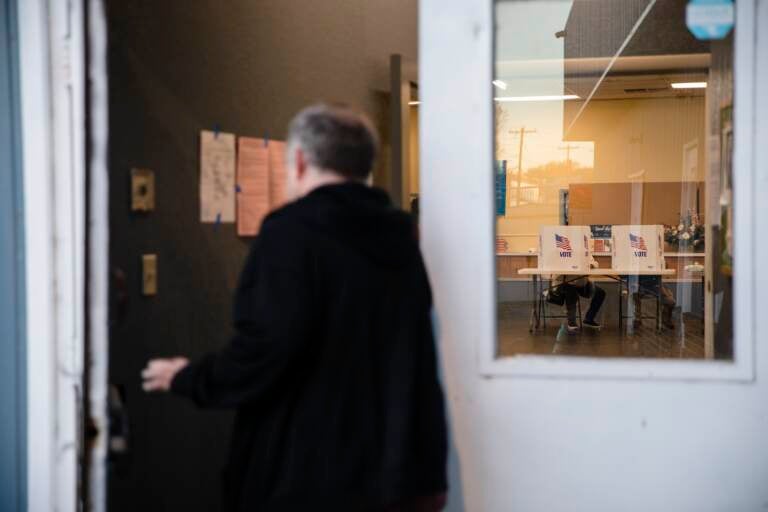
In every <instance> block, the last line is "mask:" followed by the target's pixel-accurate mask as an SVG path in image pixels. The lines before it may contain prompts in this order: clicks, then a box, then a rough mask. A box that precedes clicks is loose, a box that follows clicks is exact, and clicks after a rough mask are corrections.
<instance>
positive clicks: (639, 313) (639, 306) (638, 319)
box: [632, 293, 643, 329]
mask: <svg viewBox="0 0 768 512" xmlns="http://www.w3.org/2000/svg"><path fill="white" fill-rule="evenodd" d="M632 301H633V302H634V304H635V318H634V320H632V327H634V328H635V329H637V328H639V327H640V326H641V325H642V324H643V320H642V318H643V303H642V302H641V301H640V294H639V293H634V294H632Z"/></svg>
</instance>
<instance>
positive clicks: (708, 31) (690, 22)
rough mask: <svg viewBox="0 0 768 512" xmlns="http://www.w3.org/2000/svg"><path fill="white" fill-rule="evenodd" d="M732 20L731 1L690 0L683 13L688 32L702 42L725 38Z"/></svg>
mask: <svg viewBox="0 0 768 512" xmlns="http://www.w3.org/2000/svg"><path fill="white" fill-rule="evenodd" d="M733 19H734V12H733V0H691V1H690V2H688V7H687V8H686V12H685V24H686V25H687V26H688V30H690V31H691V33H692V34H693V35H694V36H695V37H696V39H701V40H703V41H708V40H710V39H722V38H724V37H725V36H727V35H728V34H729V33H730V31H731V29H732V28H733Z"/></svg>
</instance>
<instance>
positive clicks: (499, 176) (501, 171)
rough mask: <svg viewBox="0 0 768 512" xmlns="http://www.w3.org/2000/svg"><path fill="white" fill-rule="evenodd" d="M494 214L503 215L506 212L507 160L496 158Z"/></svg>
mask: <svg viewBox="0 0 768 512" xmlns="http://www.w3.org/2000/svg"><path fill="white" fill-rule="evenodd" d="M494 174H495V175H496V215H497V216H499V217H503V216H504V215H506V213H507V201H506V199H507V161H506V160H496V168H495V172H494Z"/></svg>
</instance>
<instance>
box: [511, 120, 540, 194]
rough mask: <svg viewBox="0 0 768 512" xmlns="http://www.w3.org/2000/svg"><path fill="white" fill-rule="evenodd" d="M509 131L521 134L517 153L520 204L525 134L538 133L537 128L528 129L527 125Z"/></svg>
mask: <svg viewBox="0 0 768 512" xmlns="http://www.w3.org/2000/svg"><path fill="white" fill-rule="evenodd" d="M509 133H512V134H515V135H520V150H519V151H518V153H517V204H516V206H520V199H521V197H520V196H521V188H522V182H523V146H524V145H525V134H526V133H536V130H526V129H525V126H522V127H520V129H519V130H510V132H509Z"/></svg>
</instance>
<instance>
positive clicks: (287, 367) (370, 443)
mask: <svg viewBox="0 0 768 512" xmlns="http://www.w3.org/2000/svg"><path fill="white" fill-rule="evenodd" d="M377 146H378V141H377V137H376V134H375V130H374V129H373V127H372V125H371V123H370V122H369V121H368V120H367V119H366V118H365V117H364V116H362V115H360V114H357V113H355V112H354V111H352V110H349V109H347V108H342V107H331V106H326V105H318V106H314V107H310V108H308V109H306V110H304V111H302V112H301V113H299V115H298V116H297V117H296V118H295V119H294V120H293V122H292V123H291V126H290V129H289V135H288V144H287V148H288V149H287V151H288V155H287V162H288V183H287V190H288V193H289V196H291V197H292V198H294V199H295V200H294V201H293V202H291V203H289V204H288V205H287V206H285V207H283V208H281V209H279V210H277V211H275V212H274V213H272V214H271V215H269V216H268V217H267V218H266V219H265V221H264V223H263V225H262V228H261V233H260V234H259V236H258V237H257V238H256V240H255V241H254V243H253V247H252V250H251V253H250V255H249V256H248V259H247V261H246V264H245V268H244V270H243V273H242V276H241V279H240V284H239V286H238V289H237V292H236V295H235V306H234V323H235V327H236V330H237V334H236V335H235V336H234V337H233V338H232V339H231V340H230V341H229V343H228V345H227V346H226V347H224V348H223V349H222V350H221V351H219V352H215V353H212V354H209V355H207V356H205V357H203V358H202V359H200V360H199V361H196V362H193V363H189V362H188V361H187V359H185V358H180V357H179V358H173V359H157V360H154V361H150V363H149V365H148V366H147V368H146V369H145V370H144V372H143V377H144V387H145V389H146V390H147V391H166V390H171V391H173V392H174V393H177V394H179V395H182V396H186V397H189V398H191V399H192V400H193V401H194V402H195V403H197V404H198V405H199V406H201V407H231V408H236V409H237V415H236V419H235V425H234V432H233V435H232V444H231V447H230V455H229V462H228V464H227V467H226V470H225V475H224V481H225V488H224V501H225V502H224V510H226V511H256V510H259V511H262V510H264V511H292V510H302V511H305V510H318V511H326V510H327V511H355V512H358V511H382V512H384V511H430V512H432V511H438V510H441V509H442V507H443V505H444V501H445V491H446V487H447V484H446V472H445V465H446V449H447V447H446V425H445V411H444V404H443V395H442V391H441V388H440V384H439V382H438V376H437V363H436V354H435V345H434V340H433V333H432V324H431V320H430V310H431V307H432V299H431V292H430V287H429V283H428V281H427V275H426V272H425V269H424V264H423V262H422V258H421V254H420V252H419V248H418V244H417V242H416V240H415V236H414V232H415V231H414V227H413V224H412V221H411V219H410V217H409V216H408V215H407V214H405V213H403V212H401V211H399V210H397V209H396V208H394V207H393V206H392V204H391V203H390V201H389V199H388V197H387V195H386V194H385V193H384V192H382V191H380V190H377V189H374V188H371V187H369V186H367V185H366V184H365V182H366V180H367V179H368V177H369V175H370V172H371V168H372V166H373V162H374V159H375V156H376V152H377Z"/></svg>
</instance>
